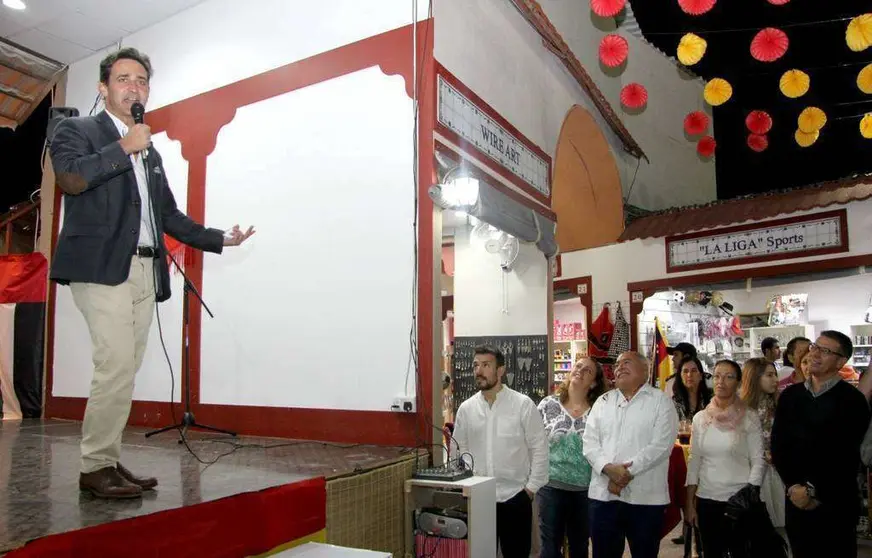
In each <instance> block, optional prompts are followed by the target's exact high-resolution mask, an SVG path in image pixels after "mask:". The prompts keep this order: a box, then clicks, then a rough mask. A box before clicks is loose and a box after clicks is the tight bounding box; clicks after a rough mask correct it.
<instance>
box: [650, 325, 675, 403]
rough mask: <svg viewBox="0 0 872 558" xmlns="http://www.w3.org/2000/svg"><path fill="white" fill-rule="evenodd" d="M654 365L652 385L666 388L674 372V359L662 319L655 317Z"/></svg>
mask: <svg viewBox="0 0 872 558" xmlns="http://www.w3.org/2000/svg"><path fill="white" fill-rule="evenodd" d="M653 338H654V359H653V360H654V367H653V369H652V373H651V385H652V386H655V387H659V388H660V389H662V390H665V389H666V379H667V378H668V377H669V374H671V373H672V361H671V360H670V358H669V353H668V352H667V350H666V348H667V345H666V336H665V335H664V334H663V330H661V329H660V321H659V320H658V319H657V318H654V336H653Z"/></svg>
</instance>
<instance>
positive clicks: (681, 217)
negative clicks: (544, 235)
mask: <svg viewBox="0 0 872 558" xmlns="http://www.w3.org/2000/svg"><path fill="white" fill-rule="evenodd" d="M870 197H872V175H864V176H858V177H853V178H849V179H845V180H839V181H833V182H825V183H822V184H817V185H815V186H810V187H807V188H801V189H795V190H788V191H782V192H771V193H767V194H759V195H753V196H747V197H743V198H736V199H731V200H724V201H716V202H712V203H709V204H706V205H697V206H689V207H676V208H671V209H668V210H666V211H661V212H657V213H654V214H651V215H646V216H644V217H640V218H639V219H636V220H634V221H632V222H631V223H630V224H628V225H627V227H626V228H625V229H624V232H623V233H622V234H621V236H620V238H618V241H619V242H624V241H628V240H635V239H641V238H664V237H667V236H673V235H678V234H685V233H689V232H693V231H699V230H705V229H713V228H716V227H721V226H726V225H733V224H737V223H743V222H746V221H760V220H763V219H767V218H770V217H775V216H776V215H782V214H785V213H794V212H797V211H807V210H809V209H816V208H822V207H827V206H830V205H836V204H840V205H843V204H847V203H850V202H852V201H860V200H865V199H867V198H870Z"/></svg>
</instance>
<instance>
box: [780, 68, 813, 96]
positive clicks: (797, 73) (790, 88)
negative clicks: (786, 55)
mask: <svg viewBox="0 0 872 558" xmlns="http://www.w3.org/2000/svg"><path fill="white" fill-rule="evenodd" d="M809 85H811V78H810V77H808V74H807V73H805V72H803V71H802V70H787V71H786V72H784V75H782V76H781V80H780V81H779V82H778V87H779V88H780V89H781V92H782V93H783V94H784V96H785V97H790V98H791V99H796V98H798V97H802V96H803V95H805V94H806V93H808V88H809Z"/></svg>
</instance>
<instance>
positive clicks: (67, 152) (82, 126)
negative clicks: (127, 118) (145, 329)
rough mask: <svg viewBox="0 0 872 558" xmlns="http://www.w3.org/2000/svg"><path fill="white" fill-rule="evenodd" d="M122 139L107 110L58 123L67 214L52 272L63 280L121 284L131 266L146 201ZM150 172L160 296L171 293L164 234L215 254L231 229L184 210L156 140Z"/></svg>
mask: <svg viewBox="0 0 872 558" xmlns="http://www.w3.org/2000/svg"><path fill="white" fill-rule="evenodd" d="M120 139H121V136H120V135H119V134H118V128H116V127H115V123H114V122H113V121H112V118H111V117H110V116H109V115H108V114H107V113H106V112H105V111H103V112H101V113H99V114H98V115H96V116H86V117H76V118H67V119H64V120H62V121H61V122H60V123H59V124H58V125H57V127H56V128H55V132H54V136H53V137H52V140H51V147H50V153H51V160H52V166H53V167H54V170H55V175H56V182H57V185H58V187H59V188H60V189H61V190H62V191H63V193H64V196H63V203H64V221H63V228H62V229H61V231H60V234H59V235H58V242H57V246H56V247H55V253H54V255H53V257H52V264H51V271H50V275H49V277H50V278H51V279H52V280H54V281H57V282H58V283H60V284H64V285H65V284H69V283H71V282H87V283H99V284H103V285H120V284H121V283H123V282H124V281H125V280H126V279H127V276H128V274H129V272H130V261H131V258H133V255H134V252H135V251H136V247H137V244H138V242H139V229H140V223H141V221H140V208H141V200H140V197H139V188H138V187H137V185H136V176H135V174H134V171H133V163H132V162H131V160H130V156H129V155H127V154H125V153H124V150H123V149H122V148H121V144H120V143H119V142H118V140H120ZM147 172H148V177H149V188H150V190H151V197H152V200H153V204H152V207H153V208H154V209H153V213H154V220H155V226H156V231H155V233H156V234H155V236H156V238H157V246H156V248H157V249H158V251H159V255H160V257H158V258H155V260H154V262H155V265H156V266H158V269H157V270H156V271H157V276H156V279H157V280H156V281H155V286H156V291H157V292H156V299H157V301H158V302H163V301H165V300H167V299H168V298H169V297H170V276H169V266H168V264H167V250H166V246H165V244H164V242H163V235H164V233H167V234H168V235H170V236H171V237H173V238H175V239H177V240H179V241H180V242H182V243H184V244H187V245H189V246H192V247H194V248H197V249H200V250H204V251H207V252H214V253H216V254H220V253H221V252H222V250H223V248H224V233H223V232H222V231H220V230H218V229H210V228H206V227H204V226H202V225H200V224H198V223H195V222H194V221H192V220H191V219H190V218H189V217H188V216H187V215H185V214H184V213H182V212H181V211H179V209H178V207H177V206H176V200H175V198H174V197H173V193H172V191H171V190H170V187H169V183H168V182H167V177H166V172H165V171H164V170H163V166H162V164H161V157H160V154H159V153H158V152H157V150H156V149H154V148H153V147H152V148H151V149H149V156H148V165H147Z"/></svg>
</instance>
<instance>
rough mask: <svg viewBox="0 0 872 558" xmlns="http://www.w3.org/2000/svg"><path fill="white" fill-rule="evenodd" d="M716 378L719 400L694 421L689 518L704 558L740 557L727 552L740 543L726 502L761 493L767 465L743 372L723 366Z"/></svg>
mask: <svg viewBox="0 0 872 558" xmlns="http://www.w3.org/2000/svg"><path fill="white" fill-rule="evenodd" d="M713 379H714V386H715V396H714V398H713V399H712V401H711V403H709V404H708V406H707V407H706V409H705V411H703V412H701V413H697V415H696V416H695V417H693V430H692V434H691V439H690V462H689V463H688V467H687V509H686V511H685V514H684V518H685V521H687V522H689V523H692V524H693V525H696V526H698V527H699V530H700V534H701V535H702V546H703V554H704V555H705V557H706V558H722V557H725V556H728V555H729V556H735V554H728V553H727V552H728V550H729V549H730V542H731V541H732V540H735V539H736V537H735V535H736V534H734V533H731V531H730V524H729V520H727V519H726V518H725V516H724V510H725V509H726V506H727V501H728V500H729V499H730V497H731V496H733V495H734V494H735V493H736V492H738V491H739V490H741V489H742V488H744V487H745V486H746V485H748V484H752V485H754V486H756V487H758V488H759V486H760V485H761V484H762V482H763V472H764V470H765V466H766V462H765V461H764V459H763V438H762V432H761V428H760V418H759V417H758V416H757V413H755V412H751V411H749V410H748V408H747V406H746V405H745V403H744V402H743V401H742V400H741V399H740V398H739V396H738V393H737V392H738V389H739V386H740V385H741V382H742V369H741V368H740V367H739V365H738V364H737V363H736V362H734V361H732V360H722V361H719V362H718V363H717V364H716V365H715V368H714V374H713ZM736 542H739V541H736Z"/></svg>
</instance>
